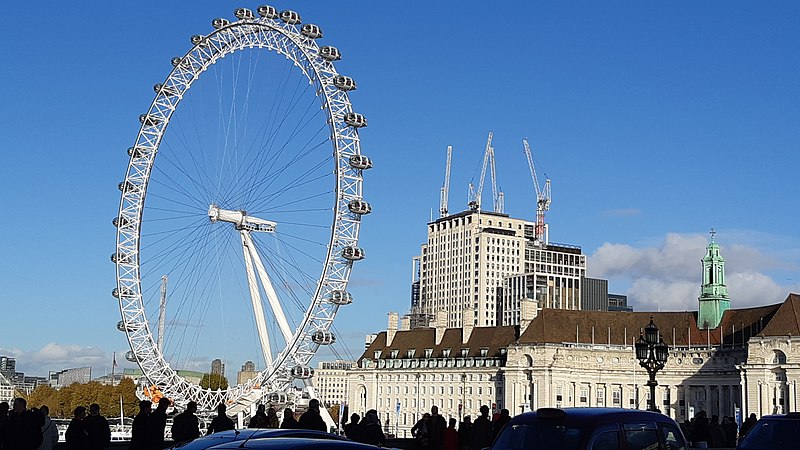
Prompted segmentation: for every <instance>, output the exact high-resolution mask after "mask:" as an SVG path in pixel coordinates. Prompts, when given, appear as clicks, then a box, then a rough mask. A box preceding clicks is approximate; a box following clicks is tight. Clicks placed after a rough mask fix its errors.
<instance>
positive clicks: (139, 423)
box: [128, 400, 153, 450]
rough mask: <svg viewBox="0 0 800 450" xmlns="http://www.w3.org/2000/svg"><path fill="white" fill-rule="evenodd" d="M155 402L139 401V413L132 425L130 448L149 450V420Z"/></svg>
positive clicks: (132, 449)
mask: <svg viewBox="0 0 800 450" xmlns="http://www.w3.org/2000/svg"><path fill="white" fill-rule="evenodd" d="M152 406H153V404H152V403H150V400H142V401H140V402H139V413H138V414H136V417H134V418H133V425H132V426H131V443H130V445H129V446H128V448H129V449H130V450H147V422H148V421H149V419H150V408H152Z"/></svg>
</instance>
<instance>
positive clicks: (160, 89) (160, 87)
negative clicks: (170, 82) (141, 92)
mask: <svg viewBox="0 0 800 450" xmlns="http://www.w3.org/2000/svg"><path fill="white" fill-rule="evenodd" d="M153 90H154V91H155V92H156V94H159V93H160V94H164V95H166V96H167V97H172V96H173V95H175V93H176V92H175V89H174V88H171V87H169V86H164V83H157V84H154V85H153Z"/></svg>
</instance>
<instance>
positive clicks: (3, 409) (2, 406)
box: [0, 402, 11, 416]
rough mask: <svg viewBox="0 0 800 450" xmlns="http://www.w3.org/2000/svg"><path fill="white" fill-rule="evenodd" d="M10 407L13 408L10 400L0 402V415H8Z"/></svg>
mask: <svg viewBox="0 0 800 450" xmlns="http://www.w3.org/2000/svg"><path fill="white" fill-rule="evenodd" d="M9 408H11V406H10V405H9V404H8V402H0V416H4V415H7V414H8V410H9Z"/></svg>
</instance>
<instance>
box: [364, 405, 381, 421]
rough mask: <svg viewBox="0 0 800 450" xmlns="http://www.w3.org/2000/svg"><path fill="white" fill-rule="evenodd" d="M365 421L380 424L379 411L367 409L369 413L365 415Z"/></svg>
mask: <svg viewBox="0 0 800 450" xmlns="http://www.w3.org/2000/svg"><path fill="white" fill-rule="evenodd" d="M364 421H365V422H366V423H367V424H371V423H377V424H379V423H380V419H378V411H375V410H374V409H370V410H369V411H367V414H365V415H364Z"/></svg>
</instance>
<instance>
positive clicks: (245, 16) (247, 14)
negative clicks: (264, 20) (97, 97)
mask: <svg viewBox="0 0 800 450" xmlns="http://www.w3.org/2000/svg"><path fill="white" fill-rule="evenodd" d="M233 15H234V16H236V18H237V19H239V20H250V19H252V18H254V17H255V16H253V11H250V10H249V9H247V8H237V9H236V11H234V13H233Z"/></svg>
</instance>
